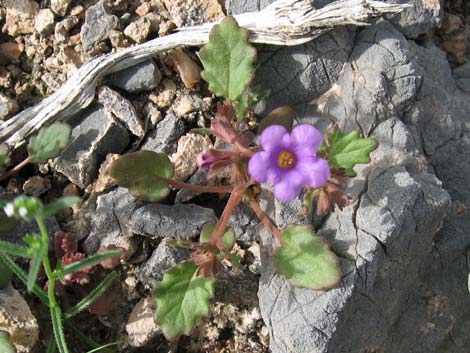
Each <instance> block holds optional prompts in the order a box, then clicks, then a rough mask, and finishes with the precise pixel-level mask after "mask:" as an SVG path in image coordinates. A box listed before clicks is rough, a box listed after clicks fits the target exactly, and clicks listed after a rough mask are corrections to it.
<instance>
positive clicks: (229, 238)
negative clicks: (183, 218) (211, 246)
mask: <svg viewBox="0 0 470 353" xmlns="http://www.w3.org/2000/svg"><path fill="white" fill-rule="evenodd" d="M215 226H216V225H215V224H213V223H208V224H206V225H205V226H204V228H202V230H201V236H200V238H199V241H200V242H201V243H207V242H208V241H209V240H210V238H211V235H212V233H213V232H214V230H215ZM235 238H236V236H235V231H234V230H233V228H232V227H227V228H225V233H224V235H222V243H223V244H224V247H225V249H226V250H227V251H230V250H232V248H233V246H234V245H235Z"/></svg>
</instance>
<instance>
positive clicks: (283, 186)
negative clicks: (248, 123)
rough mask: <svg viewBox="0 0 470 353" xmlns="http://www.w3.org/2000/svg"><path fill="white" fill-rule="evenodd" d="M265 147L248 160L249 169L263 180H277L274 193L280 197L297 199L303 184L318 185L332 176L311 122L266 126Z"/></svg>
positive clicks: (268, 181)
mask: <svg viewBox="0 0 470 353" xmlns="http://www.w3.org/2000/svg"><path fill="white" fill-rule="evenodd" d="M260 142H261V146H262V147H263V151H260V152H257V153H255V154H254V155H253V157H251V159H250V161H249V163H248V171H249V172H250V174H251V176H252V177H253V179H255V180H256V181H258V182H260V183H274V196H276V198H277V199H278V200H281V201H285V202H288V201H291V200H293V199H295V198H296V197H297V196H298V195H299V194H300V191H301V190H302V186H303V185H308V186H311V187H313V188H318V187H320V186H322V185H323V184H325V182H326V181H327V180H328V178H329V177H330V167H329V165H328V162H327V161H326V160H324V159H323V158H320V157H317V155H316V153H317V150H318V149H319V148H320V146H321V143H322V136H321V134H320V132H319V131H318V130H317V129H316V128H314V127H313V126H311V125H308V124H302V125H297V126H296V127H294V128H293V129H292V132H291V133H290V134H289V132H288V131H287V130H286V128H285V127H283V126H281V125H272V126H269V127H267V128H266V129H264V131H263V133H262V134H261V138H260Z"/></svg>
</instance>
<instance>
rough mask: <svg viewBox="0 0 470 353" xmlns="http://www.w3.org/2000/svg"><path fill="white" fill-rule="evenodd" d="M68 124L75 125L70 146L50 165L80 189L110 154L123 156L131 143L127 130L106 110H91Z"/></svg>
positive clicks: (72, 119) (94, 108)
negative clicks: (121, 154)
mask: <svg viewBox="0 0 470 353" xmlns="http://www.w3.org/2000/svg"><path fill="white" fill-rule="evenodd" d="M67 122H68V123H69V124H70V125H72V126H74V127H73V130H72V137H71V142H70V144H69V145H68V146H67V147H66V148H65V149H64V150H63V151H62V152H61V154H60V155H59V157H57V158H56V159H54V160H53V161H51V166H52V167H53V168H54V169H55V170H56V171H58V172H60V173H62V174H64V175H65V176H67V178H69V180H70V181H72V182H73V183H75V184H77V185H78V186H80V187H81V188H84V187H86V186H87V185H88V184H90V183H91V182H92V181H93V179H94V178H95V177H96V175H97V173H98V168H99V166H100V164H101V162H102V161H103V160H104V159H105V158H106V155H107V154H108V153H120V152H122V151H123V150H124V148H126V146H127V144H128V143H129V134H128V133H127V130H126V128H124V127H123V126H122V125H121V124H119V123H118V122H116V121H115V120H114V119H113V117H112V116H111V115H110V114H109V113H108V112H106V111H105V110H103V109H97V108H96V107H90V108H88V109H86V110H85V111H83V112H81V113H80V114H79V115H77V116H75V117H72V118H70V119H68V120H67Z"/></svg>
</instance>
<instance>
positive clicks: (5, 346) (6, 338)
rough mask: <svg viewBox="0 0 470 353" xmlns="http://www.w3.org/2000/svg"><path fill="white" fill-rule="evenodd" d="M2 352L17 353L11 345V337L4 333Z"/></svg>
mask: <svg viewBox="0 0 470 353" xmlns="http://www.w3.org/2000/svg"><path fill="white" fill-rule="evenodd" d="M0 352H2V353H15V348H14V347H13V345H12V344H11V343H10V335H8V333H6V332H2V331H0Z"/></svg>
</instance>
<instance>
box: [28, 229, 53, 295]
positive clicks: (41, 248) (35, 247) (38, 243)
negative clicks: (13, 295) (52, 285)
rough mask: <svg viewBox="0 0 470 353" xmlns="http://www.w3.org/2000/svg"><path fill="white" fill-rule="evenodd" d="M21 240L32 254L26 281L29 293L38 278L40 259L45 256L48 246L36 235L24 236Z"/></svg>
mask: <svg viewBox="0 0 470 353" xmlns="http://www.w3.org/2000/svg"><path fill="white" fill-rule="evenodd" d="M23 240H24V241H25V242H26V243H27V244H29V247H30V249H31V250H30V251H31V252H32V253H33V259H32V260H31V263H30V265H29V272H28V280H27V282H26V286H27V287H28V291H31V290H32V289H33V286H34V284H35V283H36V279H37V278H38V274H39V270H40V269H41V265H42V259H43V257H44V256H46V255H47V247H48V244H47V242H45V241H43V239H42V238H41V237H40V236H38V235H25V236H24V237H23Z"/></svg>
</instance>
